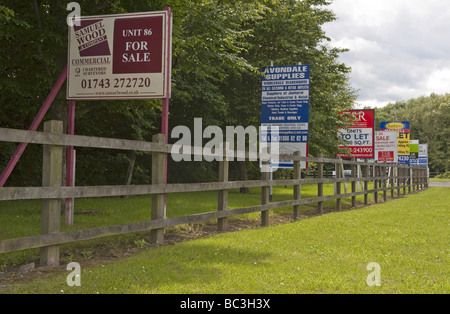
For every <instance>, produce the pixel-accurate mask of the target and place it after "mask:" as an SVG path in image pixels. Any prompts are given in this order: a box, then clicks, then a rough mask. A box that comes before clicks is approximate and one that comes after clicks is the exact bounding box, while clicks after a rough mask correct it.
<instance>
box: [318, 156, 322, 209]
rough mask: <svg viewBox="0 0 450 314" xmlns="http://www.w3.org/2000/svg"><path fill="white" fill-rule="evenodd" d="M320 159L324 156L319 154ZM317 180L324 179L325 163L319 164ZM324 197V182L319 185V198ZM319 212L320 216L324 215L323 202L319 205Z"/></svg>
mask: <svg viewBox="0 0 450 314" xmlns="http://www.w3.org/2000/svg"><path fill="white" fill-rule="evenodd" d="M319 158H321V159H322V158H323V154H319ZM317 178H318V179H319V180H322V179H323V162H318V163H317ZM322 196H323V182H319V183H317V197H322ZM317 210H318V212H319V215H323V201H319V202H318V203H317Z"/></svg>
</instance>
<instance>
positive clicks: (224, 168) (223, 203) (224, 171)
mask: <svg viewBox="0 0 450 314" xmlns="http://www.w3.org/2000/svg"><path fill="white" fill-rule="evenodd" d="M229 145H230V144H229V143H228V142H225V145H224V146H225V147H224V148H223V158H222V161H219V182H228V170H229V162H228V149H229ZM217 205H218V206H217V209H218V210H219V211H220V210H226V209H228V189H225V190H219V197H218V204H217ZM225 228H226V218H219V219H217V230H218V231H219V232H224V231H225Z"/></svg>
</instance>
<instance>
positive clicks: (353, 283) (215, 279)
mask: <svg viewBox="0 0 450 314" xmlns="http://www.w3.org/2000/svg"><path fill="white" fill-rule="evenodd" d="M449 192H450V188H429V189H428V190H426V191H423V192H421V193H417V194H412V195H407V196H406V197H403V198H401V199H397V200H393V201H390V202H387V203H381V204H378V205H374V206H369V207H366V208H361V209H356V210H352V211H342V212H333V213H329V214H326V215H323V216H320V217H314V218H309V219H304V220H300V221H297V222H293V223H289V224H284V225H277V226H271V227H267V228H257V229H250V230H244V231H239V232H233V233H224V234H218V235H214V236H211V237H207V238H203V239H197V240H192V241H186V242H182V243H177V244H175V245H164V246H160V247H157V248H150V249H147V250H145V251H143V252H141V253H139V254H136V255H133V256H131V257H128V258H125V259H120V260H117V261H114V262H110V263H105V264H103V265H95V266H90V264H89V263H87V264H84V263H83V261H82V260H80V261H74V262H78V263H80V265H81V286H80V287H69V286H68V285H67V283H66V277H67V275H68V274H69V271H67V272H64V271H63V272H62V273H61V272H59V273H56V274H55V275H48V274H46V275H45V276H42V278H41V279H39V278H38V279H34V280H32V281H30V282H28V283H26V284H23V285H16V286H13V287H11V289H9V290H3V292H8V293H36V292H39V293H94V294H95V293H100V294H103V293H188V294H190V293H227V294H230V293H262V294H265V293H277V294H278V293H283V294H290V293H448V292H449V288H450V283H449V279H450V266H449V265H450V264H449V253H450V251H449V245H448V244H449V243H448V240H449V228H448V222H449V218H450V215H449V213H450V205H449V204H450V193H449ZM371 262H376V263H378V264H379V265H380V276H381V286H378V287H377V286H374V287H369V286H368V284H367V281H366V279H367V277H368V275H369V274H370V273H371V271H372V270H367V268H366V267H367V265H368V264H369V263H371Z"/></svg>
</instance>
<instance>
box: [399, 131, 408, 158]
mask: <svg viewBox="0 0 450 314" xmlns="http://www.w3.org/2000/svg"><path fill="white" fill-rule="evenodd" d="M397 140H398V142H397V145H398V154H399V155H409V133H405V132H399V133H398V135H397Z"/></svg>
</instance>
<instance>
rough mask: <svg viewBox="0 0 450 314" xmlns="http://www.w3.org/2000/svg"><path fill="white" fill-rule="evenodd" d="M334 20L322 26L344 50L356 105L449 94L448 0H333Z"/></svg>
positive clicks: (344, 58)
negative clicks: (350, 71) (354, 89)
mask: <svg viewBox="0 0 450 314" xmlns="http://www.w3.org/2000/svg"><path fill="white" fill-rule="evenodd" d="M329 8H330V9H331V10H333V11H334V12H335V14H336V16H337V18H338V20H337V21H335V22H332V23H330V24H328V25H326V26H325V27H324V30H325V31H326V33H327V36H329V37H330V38H331V39H332V42H331V45H332V46H334V47H341V48H349V49H350V52H347V53H345V54H343V55H342V57H341V61H342V62H344V63H345V64H346V65H347V66H350V67H351V68H352V74H351V82H352V84H353V87H354V88H356V89H358V90H359V91H360V93H359V95H360V97H359V99H358V102H359V103H364V104H373V105H374V106H380V105H381V104H387V103H389V102H395V101H397V100H407V99H410V98H414V97H419V96H424V95H429V94H431V93H432V92H435V93H440V94H442V93H446V92H450V59H449V57H448V56H449V55H450V40H448V38H449V37H448V34H447V32H448V30H450V2H449V1H448V0H427V1H423V0H366V1H357V0H334V2H333V4H332V5H331V6H330V7H329Z"/></svg>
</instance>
